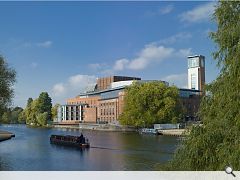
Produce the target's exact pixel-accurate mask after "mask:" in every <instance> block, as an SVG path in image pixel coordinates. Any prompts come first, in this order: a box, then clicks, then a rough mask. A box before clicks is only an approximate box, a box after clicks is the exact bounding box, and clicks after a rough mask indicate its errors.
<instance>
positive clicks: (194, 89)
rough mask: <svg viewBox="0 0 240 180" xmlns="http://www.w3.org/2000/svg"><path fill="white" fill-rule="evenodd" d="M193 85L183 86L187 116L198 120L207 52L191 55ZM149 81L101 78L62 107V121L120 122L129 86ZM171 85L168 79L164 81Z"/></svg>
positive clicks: (62, 122) (129, 78)
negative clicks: (126, 89)
mask: <svg viewBox="0 0 240 180" xmlns="http://www.w3.org/2000/svg"><path fill="white" fill-rule="evenodd" d="M188 64H189V66H188V78H191V79H190V80H189V79H188V84H189V85H190V88H189V89H179V93H180V97H181V101H182V104H183V106H184V108H185V110H186V114H185V116H186V119H187V120H195V119H196V117H197V115H196V113H197V112H198V109H199V104H200V97H201V91H200V90H202V88H203V85H204V82H205V72H204V71H205V69H204V56H191V57H188ZM134 82H137V83H146V82H149V81H144V80H141V78H136V77H124V76H111V77H105V78H99V79H98V80H97V84H96V86H94V88H93V89H92V90H91V91H88V92H86V93H82V94H80V95H79V96H77V97H75V98H72V99H68V100H67V103H66V105H62V106H61V107H59V110H58V123H59V124H78V123H84V122H86V123H106V122H107V123H113V124H117V123H118V118H119V115H120V114H121V113H122V112H123V107H124V97H125V92H124V90H125V88H126V87H127V86H129V85H131V84H132V83H134ZM160 82H163V83H165V84H166V85H168V83H167V82H165V81H160Z"/></svg>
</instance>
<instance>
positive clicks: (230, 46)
mask: <svg viewBox="0 0 240 180" xmlns="http://www.w3.org/2000/svg"><path fill="white" fill-rule="evenodd" d="M213 16H214V20H215V21H216V23H217V25H218V26H217V31H216V32H212V33H211V34H210V36H211V38H212V39H213V41H214V42H215V43H216V45H217V46H216V48H217V50H216V52H214V53H213V57H214V59H215V60H216V61H217V65H218V67H219V68H220V74H219V76H218V77H217V79H216V80H215V81H214V82H213V83H211V84H210V85H209V86H207V88H206V90H207V91H208V93H207V94H208V96H205V97H204V98H203V101H202V103H201V107H200V117H201V119H202V120H203V126H200V127H195V128H193V129H192V131H191V133H190V135H189V137H188V138H187V140H186V141H184V142H183V144H182V145H181V146H180V148H179V150H178V151H177V153H176V155H175V156H174V158H173V161H172V162H171V164H170V168H171V169H173V170H223V169H224V167H225V166H227V165H232V166H233V168H234V169H236V170H240V2H236V1H235V2H234V1H232V2H230V1H221V2H218V4H217V5H216V9H215V12H214V15H213Z"/></svg>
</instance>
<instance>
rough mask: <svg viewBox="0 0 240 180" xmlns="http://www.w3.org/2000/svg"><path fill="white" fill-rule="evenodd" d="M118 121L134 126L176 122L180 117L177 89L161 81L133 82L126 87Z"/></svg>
mask: <svg viewBox="0 0 240 180" xmlns="http://www.w3.org/2000/svg"><path fill="white" fill-rule="evenodd" d="M124 101H125V103H124V104H125V105H124V110H123V113H122V114H121V115H120V118H119V119H120V122H121V124H124V125H132V126H136V127H143V126H152V125H153V124H155V123H176V122H177V121H179V119H180V117H181V105H180V103H179V91H178V89H177V88H176V87H174V86H173V87H169V86H166V85H165V84H164V83H162V82H157V81H155V82H147V83H134V84H133V85H131V86H129V87H128V88H127V89H126V97H125V99H124Z"/></svg>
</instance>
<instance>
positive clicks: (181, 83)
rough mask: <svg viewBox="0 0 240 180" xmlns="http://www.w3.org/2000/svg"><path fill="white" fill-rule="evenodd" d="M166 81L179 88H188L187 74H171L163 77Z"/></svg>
mask: <svg viewBox="0 0 240 180" xmlns="http://www.w3.org/2000/svg"><path fill="white" fill-rule="evenodd" d="M161 79H162V80H164V81H167V82H169V83H170V85H175V86H177V87H179V88H187V74H186V73H183V74H171V75H169V76H166V77H163V78H161Z"/></svg>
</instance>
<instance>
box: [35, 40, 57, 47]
mask: <svg viewBox="0 0 240 180" xmlns="http://www.w3.org/2000/svg"><path fill="white" fill-rule="evenodd" d="M52 44H53V42H52V41H44V42H39V43H36V45H37V46H38V47H43V48H49V47H51V46H52Z"/></svg>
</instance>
